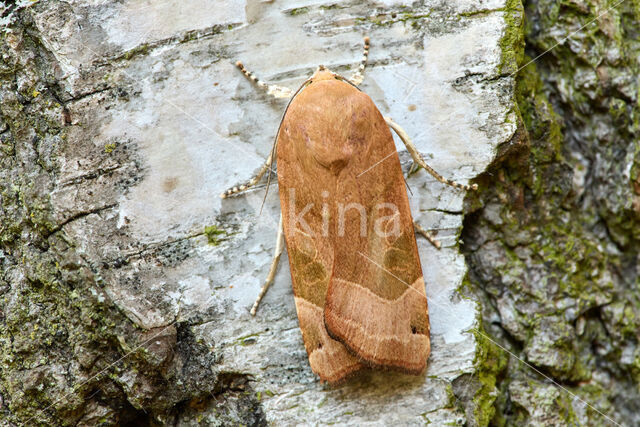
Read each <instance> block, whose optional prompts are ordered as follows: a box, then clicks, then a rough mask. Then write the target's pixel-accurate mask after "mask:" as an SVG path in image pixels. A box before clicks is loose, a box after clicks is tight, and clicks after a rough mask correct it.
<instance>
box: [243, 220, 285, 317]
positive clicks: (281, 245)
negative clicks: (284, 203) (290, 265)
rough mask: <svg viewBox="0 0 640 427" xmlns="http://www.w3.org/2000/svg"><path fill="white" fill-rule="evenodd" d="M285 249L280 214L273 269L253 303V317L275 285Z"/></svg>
mask: <svg viewBox="0 0 640 427" xmlns="http://www.w3.org/2000/svg"><path fill="white" fill-rule="evenodd" d="M283 249H284V228H283V225H282V214H280V222H279V224H278V237H277V238H276V249H275V251H274V254H273V261H271V268H269V274H268V275H267V280H265V282H264V285H262V288H261V289H260V294H259V295H258V298H257V299H256V302H254V303H253V307H251V315H252V316H255V315H256V311H258V306H259V305H260V301H262V298H263V297H264V295H265V294H266V293H267V289H269V286H271V284H272V283H273V280H274V279H275V277H276V271H277V269H278V263H279V262H280V256H281V255H282V250H283Z"/></svg>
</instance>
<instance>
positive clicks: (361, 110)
mask: <svg viewBox="0 0 640 427" xmlns="http://www.w3.org/2000/svg"><path fill="white" fill-rule="evenodd" d="M368 55H369V38H368V37H365V39H364V54H363V56H362V61H361V63H360V65H359V67H358V70H357V71H356V72H355V73H354V74H353V75H352V76H351V77H350V78H348V79H347V78H345V77H342V76H341V75H339V74H337V73H334V72H332V71H330V70H329V69H327V68H326V67H324V66H322V65H320V66H319V67H318V68H317V70H316V71H315V73H314V74H313V75H312V76H311V77H310V78H309V79H307V80H306V81H305V82H304V83H303V84H302V85H301V86H300V87H299V88H298V89H297V90H296V91H295V92H294V91H292V90H291V89H289V88H286V87H282V86H278V85H269V84H266V83H264V82H262V81H261V80H260V79H258V78H257V77H256V76H255V75H254V74H253V73H252V72H249V71H248V70H247V69H246V68H245V67H244V65H243V64H242V62H240V61H238V62H237V63H236V65H237V67H238V68H239V69H240V70H241V71H242V73H244V75H245V76H246V77H247V78H248V79H249V80H251V81H252V82H253V83H255V84H256V85H257V86H258V87H260V88H262V89H264V90H266V91H267V93H268V94H270V95H272V96H274V97H276V98H288V99H289V103H288V105H287V108H286V109H285V112H284V115H283V118H282V121H281V122H280V126H279V128H278V131H277V136H276V140H275V143H274V145H273V149H272V151H271V154H270V155H269V156H268V157H267V159H266V161H265V163H264V165H263V166H262V167H261V168H260V170H259V172H258V174H257V175H256V176H254V177H253V178H251V180H249V181H248V182H246V183H245V184H242V185H239V186H236V187H233V188H230V189H228V190H227V191H225V192H224V193H223V194H222V195H221V197H222V198H227V197H230V196H232V195H235V194H238V193H241V192H243V191H246V190H247V189H249V188H251V187H253V186H255V185H256V184H257V183H258V182H259V181H260V180H261V179H262V178H263V176H264V175H265V174H266V173H267V172H269V175H268V176H269V178H270V176H271V173H270V172H271V170H272V167H273V166H274V163H276V164H277V177H278V187H279V193H280V203H281V215H280V221H279V225H278V233H277V240H276V248H275V254H274V258H273V262H272V264H271V267H270V270H269V274H268V276H267V279H266V281H265V283H264V286H263V287H262V289H261V290H260V294H259V296H258V298H257V300H256V302H255V304H254V305H253V307H252V309H251V314H252V315H255V314H256V310H257V309H258V305H259V304H260V301H261V299H262V298H263V297H264V295H265V293H266V292H267V289H268V288H269V286H270V285H271V283H273V281H274V277H275V274H276V269H277V266H278V262H279V260H280V256H281V255H282V251H283V248H284V244H285V242H286V247H287V253H288V256H289V265H290V268H291V279H292V282H293V293H294V296H295V305H296V311H297V313H298V320H299V323H300V329H301V331H302V337H303V340H304V345H305V348H306V350H307V354H308V356H309V363H310V365H311V369H312V370H313V372H315V373H316V374H317V375H318V376H319V377H320V379H321V380H323V381H327V382H329V383H336V382H340V381H342V380H344V379H345V378H346V377H348V376H349V375H351V374H353V373H355V372H357V371H359V370H360V369H362V368H364V367H379V368H384V369H396V370H400V371H403V372H406V373H410V374H420V373H421V372H423V371H424V370H425V368H426V364H427V358H428V357H429V353H430V338H429V312H428V306H427V297H426V291H425V283H424V279H423V275H422V267H421V265H420V258H419V256H418V247H417V244H416V238H415V232H414V229H415V230H417V231H418V232H419V233H420V234H422V235H424V236H425V237H426V238H427V239H428V240H429V241H430V242H431V243H432V244H433V245H434V246H436V247H437V248H439V247H440V243H439V242H438V241H437V240H435V239H434V238H433V237H432V236H431V235H430V234H429V233H428V232H427V231H426V230H424V229H423V228H422V227H420V226H419V225H417V224H414V221H413V219H412V217H411V211H410V207H409V199H408V197H407V192H406V189H405V181H404V175H403V173H402V168H401V165H400V159H399V157H398V153H397V152H396V149H395V145H394V142H393V136H392V134H391V131H390V128H391V129H393V130H394V131H395V132H396V133H397V134H398V136H399V137H400V139H401V140H402V141H403V142H404V144H405V146H406V147H407V149H408V151H409V153H411V156H412V158H413V160H414V162H415V163H417V164H418V165H419V166H421V167H422V168H424V169H425V170H426V171H427V172H428V173H430V174H431V175H433V176H434V177H435V178H436V179H437V180H438V181H440V182H442V183H445V184H448V185H451V186H453V187H457V188H460V189H464V190H469V189H475V188H477V187H476V186H475V185H474V186H468V185H461V184H458V183H456V182H453V181H450V180H448V179H445V178H443V177H442V176H441V175H439V174H438V173H436V172H435V171H434V170H433V169H432V168H431V167H429V166H428V165H427V164H426V163H425V161H424V159H423V157H422V156H421V155H420V153H419V152H418V150H417V148H416V147H415V145H414V144H413V143H412V142H411V140H410V138H409V136H408V135H407V133H406V132H405V131H404V130H402V128H400V126H399V125H397V124H396V123H395V122H393V121H392V120H391V119H390V118H384V117H383V116H382V114H381V113H380V111H378V109H377V108H376V106H375V104H374V103H373V101H372V100H371V98H369V96H368V95H366V94H365V93H364V92H362V91H361V90H360V89H359V87H358V86H359V85H360V84H361V83H362V81H363V74H364V70H365V66H366V64H367V58H368ZM267 188H268V187H267Z"/></svg>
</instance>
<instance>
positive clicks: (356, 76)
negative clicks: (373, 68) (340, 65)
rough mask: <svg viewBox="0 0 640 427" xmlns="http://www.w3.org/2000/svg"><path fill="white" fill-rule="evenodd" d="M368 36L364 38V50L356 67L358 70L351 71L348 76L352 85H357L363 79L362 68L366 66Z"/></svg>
mask: <svg viewBox="0 0 640 427" xmlns="http://www.w3.org/2000/svg"><path fill="white" fill-rule="evenodd" d="M370 40H371V39H369V36H366V37H365V38H364V52H363V53H362V60H361V61H360V66H359V67H358V71H356V72H355V73H353V75H352V76H351V77H350V78H349V81H350V82H351V83H353V84H354V85H356V86H358V85H359V84H360V83H362V81H363V80H364V69H365V67H366V66H367V60H368V59H369V41H370Z"/></svg>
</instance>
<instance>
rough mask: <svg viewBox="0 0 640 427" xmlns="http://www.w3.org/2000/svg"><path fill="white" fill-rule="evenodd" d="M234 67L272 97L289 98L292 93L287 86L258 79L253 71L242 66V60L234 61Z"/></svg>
mask: <svg viewBox="0 0 640 427" xmlns="http://www.w3.org/2000/svg"><path fill="white" fill-rule="evenodd" d="M236 67H238V68H239V69H240V71H242V74H244V75H245V77H246V78H248V79H249V80H251V81H252V82H253V83H255V84H256V85H257V86H258V87H259V88H260V89H263V90H265V91H266V92H267V94H268V95H271V96H273V97H274V98H291V96H292V95H293V91H292V90H291V89H289V88H288V87H284V86H278V85H270V84H267V83H265V82H263V81H262V80H260V79H259V78H258V77H257V76H256V75H255V74H254V73H252V72H251V71H249V70H247V69H246V68H245V67H244V64H243V63H242V61H236Z"/></svg>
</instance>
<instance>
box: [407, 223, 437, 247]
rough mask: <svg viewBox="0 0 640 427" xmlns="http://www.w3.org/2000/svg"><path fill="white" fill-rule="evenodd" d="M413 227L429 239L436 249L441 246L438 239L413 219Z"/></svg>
mask: <svg viewBox="0 0 640 427" xmlns="http://www.w3.org/2000/svg"><path fill="white" fill-rule="evenodd" d="M413 227H414V228H415V229H416V231H417V232H418V233H420V234H422V235H423V236H424V238H425V239H427V240H428V241H429V243H431V244H432V245H433V246H435V248H436V249H440V248H441V247H442V244H441V243H440V241H439V240H438V239H436V238H435V237H434V236H433V235H432V234H431V233H429V232H428V231H427V230H425V229H424V228H422V226H421V225H420V224H418V223H417V222H416V221H413Z"/></svg>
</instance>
